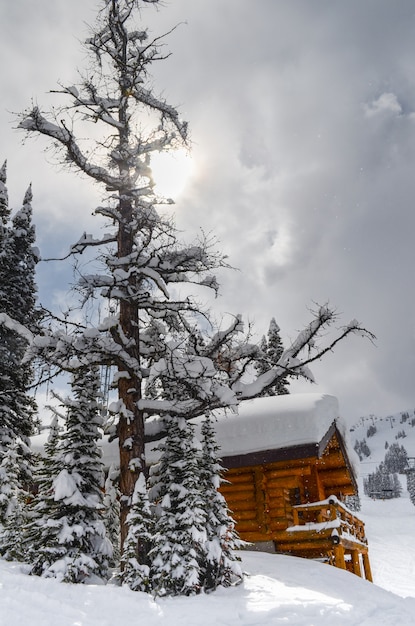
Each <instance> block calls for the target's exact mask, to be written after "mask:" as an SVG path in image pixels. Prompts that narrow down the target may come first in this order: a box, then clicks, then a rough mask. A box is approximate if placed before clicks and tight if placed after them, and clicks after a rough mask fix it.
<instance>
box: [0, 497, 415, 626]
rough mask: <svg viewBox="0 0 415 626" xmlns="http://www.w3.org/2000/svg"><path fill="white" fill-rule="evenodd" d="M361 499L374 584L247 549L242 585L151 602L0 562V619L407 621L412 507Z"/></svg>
mask: <svg viewBox="0 0 415 626" xmlns="http://www.w3.org/2000/svg"><path fill="white" fill-rule="evenodd" d="M362 505H363V509H362V512H361V516H362V517H363V519H364V520H365V522H366V530H367V535H368V538H369V548H370V558H371V564H372V569H373V575H374V579H375V583H376V584H371V583H368V582H366V581H365V580H361V579H360V578H358V577H357V576H354V575H353V574H349V573H347V572H343V571H341V570H338V569H336V568H334V567H330V566H328V565H323V564H321V563H315V562H313V561H307V560H305V559H298V558H295V557H289V556H279V555H270V554H259V553H245V554H244V555H243V564H244V569H245V571H246V572H248V575H247V577H246V579H245V581H244V583H243V585H241V586H239V587H236V588H232V589H220V590H218V591H217V592H215V593H213V594H211V595H208V596H197V597H191V598H167V599H160V600H154V599H153V598H151V597H148V596H146V595H145V594H141V593H136V592H132V591H130V590H129V589H126V588H119V587H115V586H111V585H107V586H106V587H104V586H83V585H69V584H62V583H58V582H56V581H55V580H50V579H49V580H45V579H40V578H37V577H29V576H27V575H25V574H23V573H22V572H21V566H20V565H18V564H10V563H6V562H5V561H2V560H0V597H1V605H0V626H6V625H7V626H10V625H13V626H75V625H76V626H123V625H124V624H127V623H131V620H132V619H134V620H135V619H137V620H138V621H137V623H140V624H145V626H163V625H167V624H168V625H169V626H274V625H275V626H278V624H290V626H397V625H399V626H413V625H414V624H415V576H414V573H415V572H414V569H415V547H414V545H413V541H412V538H413V528H414V522H415V507H413V506H412V505H411V503H410V501H409V500H408V498H405V497H404V498H399V499H397V500H389V501H385V502H382V501H379V500H378V501H370V500H368V499H366V498H363V501H362ZM392 591H393V592H394V593H391V592H392ZM405 596H408V597H405Z"/></svg>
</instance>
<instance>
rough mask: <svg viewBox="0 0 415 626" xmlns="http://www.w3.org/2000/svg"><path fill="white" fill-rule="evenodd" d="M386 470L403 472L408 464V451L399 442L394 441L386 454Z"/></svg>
mask: <svg viewBox="0 0 415 626" xmlns="http://www.w3.org/2000/svg"><path fill="white" fill-rule="evenodd" d="M384 465H385V469H386V471H388V472H390V473H398V474H403V473H404V472H405V470H406V468H407V466H408V453H407V451H406V450H405V448H404V447H403V446H400V445H399V443H392V444H391V445H390V446H389V449H388V450H387V452H386V454H385V461H384Z"/></svg>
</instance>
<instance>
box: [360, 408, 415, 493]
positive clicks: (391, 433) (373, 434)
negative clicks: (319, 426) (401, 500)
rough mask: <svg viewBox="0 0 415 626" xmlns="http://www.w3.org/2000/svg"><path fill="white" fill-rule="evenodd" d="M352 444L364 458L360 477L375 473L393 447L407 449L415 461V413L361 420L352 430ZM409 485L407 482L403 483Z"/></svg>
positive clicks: (405, 412)
mask: <svg viewBox="0 0 415 626" xmlns="http://www.w3.org/2000/svg"><path fill="white" fill-rule="evenodd" d="M350 440H351V443H352V445H353V447H354V449H355V450H356V452H358V454H359V456H360V478H361V480H362V481H363V479H365V478H367V476H368V475H369V474H371V473H372V472H374V471H375V470H376V468H377V467H378V466H379V464H380V463H381V462H384V460H385V454H386V453H387V451H388V450H389V449H390V447H391V446H392V445H393V444H398V445H399V446H403V447H404V448H405V450H406V452H407V455H408V458H409V462H410V463H412V461H411V457H412V459H414V460H415V410H414V409H410V410H406V411H401V412H400V413H395V414H394V415H386V416H384V417H379V416H376V415H369V416H366V417H361V418H360V419H359V420H358V421H357V422H356V424H354V426H352V427H351V429H350ZM401 482H402V484H403V486H405V480H403V481H401Z"/></svg>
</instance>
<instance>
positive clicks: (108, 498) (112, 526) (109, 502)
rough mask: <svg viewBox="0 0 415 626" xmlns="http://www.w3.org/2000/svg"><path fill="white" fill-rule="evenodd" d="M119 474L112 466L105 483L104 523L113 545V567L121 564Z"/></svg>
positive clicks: (111, 560)
mask: <svg viewBox="0 0 415 626" xmlns="http://www.w3.org/2000/svg"><path fill="white" fill-rule="evenodd" d="M118 481H119V472H118V470H117V469H116V468H114V466H113V465H111V467H110V469H109V471H108V476H107V479H106V481H105V489H104V491H105V493H104V500H103V504H104V523H105V528H106V531H107V537H108V539H109V540H110V542H111V545H112V556H111V558H110V560H109V564H110V566H111V567H118V565H119V562H120V556H121V555H120V493H119V490H118Z"/></svg>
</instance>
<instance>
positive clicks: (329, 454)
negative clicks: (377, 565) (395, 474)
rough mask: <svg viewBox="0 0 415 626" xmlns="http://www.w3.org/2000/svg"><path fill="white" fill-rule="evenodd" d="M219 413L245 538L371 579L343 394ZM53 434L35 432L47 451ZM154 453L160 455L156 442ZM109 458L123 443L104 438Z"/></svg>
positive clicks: (261, 401)
mask: <svg viewBox="0 0 415 626" xmlns="http://www.w3.org/2000/svg"><path fill="white" fill-rule="evenodd" d="M216 417H217V421H216V433H217V441H218V444H219V446H220V453H221V457H222V465H223V467H224V469H225V473H224V478H225V480H226V482H225V483H224V484H223V485H222V486H221V492H222V493H223V495H224V497H225V498H226V501H227V503H228V506H229V508H230V510H231V511H232V514H233V518H234V520H235V522H236V529H237V531H238V532H239V534H240V536H241V538H242V539H243V540H245V541H247V542H249V544H251V547H252V548H253V549H259V550H266V551H268V552H269V551H272V552H276V553H282V554H291V555H294V556H299V557H305V558H311V559H318V560H321V561H323V562H326V563H329V564H331V565H334V566H336V567H339V568H342V569H346V570H349V571H351V572H353V573H354V574H356V575H358V576H361V577H363V578H366V579H367V580H370V581H371V580H372V575H371V570H370V563H369V555H368V544H367V540H366V537H365V531H364V524H363V522H362V521H361V520H360V519H359V518H358V517H357V516H356V514H355V513H354V512H352V511H350V510H349V509H348V508H347V507H346V506H345V504H344V500H345V497H346V496H348V495H355V494H357V483H356V475H357V466H358V465H357V464H358V459H357V457H356V454H355V452H354V450H353V449H352V448H351V446H350V444H349V442H348V435H347V429H346V426H345V424H344V422H343V421H342V420H341V418H339V407H338V402H337V399H336V398H335V397H333V396H329V395H322V394H289V395H285V396H273V397H267V398H257V399H255V400H251V401H244V402H243V403H241V405H240V406H239V407H238V411H237V413H232V412H231V411H227V412H221V413H219V412H218V414H217V416H216ZM200 423H201V421H200V420H195V425H196V433H197V430H198V427H199V426H200ZM46 437H47V434H46V433H43V434H42V435H39V436H37V437H34V438H33V440H32V447H33V450H34V451H36V452H40V453H41V452H42V450H43V446H44V443H45V440H46ZM146 456H147V461H148V462H149V463H150V464H151V463H154V462H156V461H157V456H156V455H155V452H154V444H151V445H149V446H148V449H147V450H146ZM103 457H104V463H105V465H106V467H107V468H109V467H110V466H111V465H117V464H118V444H117V442H116V441H113V442H112V443H108V441H106V440H105V439H104V443H103Z"/></svg>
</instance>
